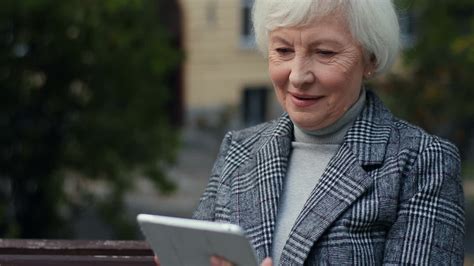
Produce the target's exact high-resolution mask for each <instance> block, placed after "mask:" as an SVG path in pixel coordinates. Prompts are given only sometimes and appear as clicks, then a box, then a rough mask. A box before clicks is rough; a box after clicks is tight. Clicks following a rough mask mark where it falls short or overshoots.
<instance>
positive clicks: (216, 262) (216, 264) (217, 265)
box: [209, 256, 222, 266]
mask: <svg viewBox="0 0 474 266" xmlns="http://www.w3.org/2000/svg"><path fill="white" fill-rule="evenodd" d="M209 262H210V263H211V266H221V263H222V259H220V258H219V257H217V256H211V258H210V261H209Z"/></svg>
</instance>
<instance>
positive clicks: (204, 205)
mask: <svg viewBox="0 0 474 266" xmlns="http://www.w3.org/2000/svg"><path fill="white" fill-rule="evenodd" d="M231 139H232V132H228V133H227V134H226V135H225V137H224V140H223V141H222V144H221V147H220V149H219V154H218V155H217V159H216V161H215V162H214V167H213V168H212V172H211V177H210V178H209V183H208V184H207V187H206V189H205V190H204V193H203V195H202V196H201V199H200V201H199V204H198V206H197V208H196V210H195V211H194V214H193V219H197V220H207V221H213V220H215V205H216V197H217V190H218V188H219V184H220V181H221V179H222V172H223V170H224V166H225V159H226V155H227V153H228V151H229V147H230V143H231Z"/></svg>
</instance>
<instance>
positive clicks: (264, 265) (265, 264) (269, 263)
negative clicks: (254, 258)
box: [260, 257, 273, 266]
mask: <svg viewBox="0 0 474 266" xmlns="http://www.w3.org/2000/svg"><path fill="white" fill-rule="evenodd" d="M272 264H273V262H272V258H270V257H267V258H265V259H264V260H263V261H262V264H260V266H272Z"/></svg>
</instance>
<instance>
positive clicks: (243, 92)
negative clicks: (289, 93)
mask: <svg viewBox="0 0 474 266" xmlns="http://www.w3.org/2000/svg"><path fill="white" fill-rule="evenodd" d="M177 1H178V2H179V5H180V7H181V11H182V22H183V24H182V34H183V35H182V36H183V37H182V40H183V42H182V44H183V45H182V48H183V50H184V51H185V61H184V67H183V72H182V73H183V75H182V78H183V102H184V110H185V116H186V122H187V123H188V124H190V125H198V126H210V127H215V126H225V127H240V126H247V125H252V124H256V123H259V122H262V121H265V120H268V119H270V118H273V117H276V116H278V115H279V114H280V113H281V110H280V109H279V107H278V104H277V103H276V101H275V98H274V96H273V92H272V89H271V82H270V79H269V77H268V74H267V65H266V61H265V59H264V58H263V57H262V55H261V54H259V52H258V51H257V50H256V48H255V45H254V38H253V34H252V30H251V6H252V3H253V1H252V0H225V1H222V0H177Z"/></svg>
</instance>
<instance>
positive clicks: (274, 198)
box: [256, 115, 293, 257]
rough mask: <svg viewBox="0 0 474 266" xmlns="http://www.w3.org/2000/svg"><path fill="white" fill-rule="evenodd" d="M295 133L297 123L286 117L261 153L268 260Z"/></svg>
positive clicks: (259, 169)
mask: <svg viewBox="0 0 474 266" xmlns="http://www.w3.org/2000/svg"><path fill="white" fill-rule="evenodd" d="M292 132H293V124H292V122H291V120H290V119H289V117H288V116H287V115H285V116H283V117H282V118H281V119H280V121H279V123H278V125H277V126H276V128H275V131H274V132H273V134H272V136H271V137H270V139H269V141H268V142H267V143H266V144H264V145H263V146H262V148H261V149H260V150H259V151H258V152H257V171H256V173H257V180H258V183H257V188H258V201H259V207H260V215H261V219H262V223H261V226H262V230H261V232H262V233H263V235H262V240H263V241H262V242H261V245H262V248H263V253H264V257H268V256H270V255H271V252H270V250H271V245H272V238H273V230H274V228H275V220H276V217H277V207H278V201H279V198H280V194H281V191H282V189H283V179H284V177H285V175H286V170H287V168H288V158H289V155H290V149H291V140H292V134H293V133H292Z"/></svg>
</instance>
